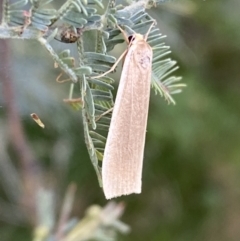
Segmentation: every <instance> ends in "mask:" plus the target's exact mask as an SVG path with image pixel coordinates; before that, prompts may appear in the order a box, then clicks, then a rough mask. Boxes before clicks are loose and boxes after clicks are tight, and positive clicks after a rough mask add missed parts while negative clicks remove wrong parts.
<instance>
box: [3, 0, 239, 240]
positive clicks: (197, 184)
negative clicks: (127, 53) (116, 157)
mask: <svg viewBox="0 0 240 241" xmlns="http://www.w3.org/2000/svg"><path fill="white" fill-rule="evenodd" d="M60 2H63V1H59V2H58V3H60ZM239 9H240V1H238V0H228V1H225V0H211V1H191V0H182V1H166V2H164V3H162V4H160V5H159V6H158V7H157V8H155V9H152V10H150V11H149V13H150V14H152V16H153V17H154V18H155V19H156V20H157V23H158V27H159V28H160V30H161V32H162V33H163V34H166V35H167V38H166V39H165V42H166V43H167V45H169V46H171V50H172V54H171V58H173V59H176V60H177V61H178V63H179V66H180V69H179V70H178V71H177V72H176V73H175V74H177V75H180V76H182V77H183V81H184V82H185V83H186V84H187V85H188V87H187V88H185V89H184V91H183V93H182V94H179V95H176V96H175V100H176V102H177V105H176V106H173V105H168V104H167V103H166V101H164V99H163V98H161V97H160V96H157V95H154V92H152V96H151V102H150V113H149V120H148V128H147V137H146V138H147V139H146V146H145V157H144V170H143V190H142V194H140V195H130V196H126V197H121V198H118V199H116V201H117V202H120V201H123V202H124V203H125V205H126V209H125V212H124V214H123V216H122V218H121V220H122V221H123V222H125V223H127V224H128V225H130V226H131V232H130V233H129V234H128V235H119V236H118V240H126V241H128V240H129V241H130V240H137V241H145V240H151V241H192V240H194V241H198V240H199V241H200V240H201V241H202V240H204V241H239V240H240V188H239V187H240V127H239V125H240V31H239V30H240V18H239ZM67 47H68V48H69V45H68V46H67ZM55 48H56V49H59V51H60V50H61V49H63V48H66V44H62V43H60V42H56V43H55ZM70 48H71V50H72V51H74V46H71V47H70ZM117 51H119V52H120V50H118V49H117ZM0 53H1V55H0V56H1V59H0V69H1V72H0V74H1V76H0V79H1V80H0V88H1V95H0V117H1V118H0V240H1V241H5V240H6V241H15V240H17V241H23V240H24V241H26V240H32V233H33V230H34V226H36V220H35V221H34V219H35V218H36V217H34V215H33V213H34V210H32V209H33V207H34V203H41V202H43V200H42V198H43V196H41V195H39V196H33V193H34V192H33V189H35V188H36V187H37V186H39V185H40V183H41V185H43V186H44V187H45V188H46V190H48V191H49V195H50V196H51V195H54V196H55V199H54V200H55V202H54V204H53V206H52V207H54V208H53V209H50V210H51V211H52V212H54V213H55V214H54V215H55V217H56V220H58V216H59V212H60V211H59V210H60V207H61V205H62V201H63V198H64V194H65V192H66V189H67V187H68V186H69V184H70V183H75V184H76V186H77V192H76V195H75V202H74V205H73V210H72V212H71V216H75V217H78V218H82V217H83V216H84V212H85V210H86V208H87V207H89V206H91V205H93V204H98V205H100V206H105V205H106V203H107V201H106V200H105V198H104V196H103V193H102V190H101V189H100V188H99V185H98V182H97V178H96V174H95V172H94V169H93V166H92V164H91V162H90V159H89V156H88V153H87V149H86V146H85V143H84V136H83V128H82V120H81V112H80V111H74V110H73V109H71V108H70V107H69V106H68V105H66V104H65V103H64V102H63V101H62V100H63V99H64V98H67V97H68V91H69V85H68V84H62V85H61V84H58V83H56V81H55V79H56V77H57V76H58V74H59V73H60V72H59V70H57V69H54V67H53V60H52V59H51V58H50V56H49V55H48V54H47V52H46V51H45V50H44V49H43V48H42V47H41V46H40V45H39V43H38V42H35V41H19V40H18V41H17V40H7V41H3V40H1V41H0ZM117 55H118V53H117V54H116V56H117ZM6 76H7V77H8V81H7V82H6V81H4V79H5V77H6ZM77 96H78V91H77V90H76V93H75V97H77ZM33 112H36V113H37V114H38V115H39V116H40V117H41V119H42V120H43V121H44V124H45V126H46V127H45V129H41V128H40V127H39V126H38V125H36V123H34V122H33V120H32V119H31V117H30V114H31V113H33ZM19 130H20V131H19ZM21 130H22V131H21ZM39 173H41V175H39ZM23 207H24V208H23Z"/></svg>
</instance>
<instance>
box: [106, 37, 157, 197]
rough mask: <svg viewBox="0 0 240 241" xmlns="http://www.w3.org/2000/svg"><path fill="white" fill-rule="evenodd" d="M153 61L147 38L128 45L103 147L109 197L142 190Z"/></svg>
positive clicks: (107, 195)
mask: <svg viewBox="0 0 240 241" xmlns="http://www.w3.org/2000/svg"><path fill="white" fill-rule="evenodd" d="M151 65H152V49H151V47H150V46H149V45H148V44H147V43H146V42H145V41H144V40H142V41H141V42H138V43H137V44H135V45H132V46H131V47H130V48H129V50H128V53H127V55H126V58H125V62H124V66H123V69H122V75H121V79H120V83H119V87H118V92H117V96H116V101H115V105H114V109H113V114H112V120H111V124H110V128H109V133H108V138H107V142H106V146H105V151H104V158H103V166H102V176H103V190H104V194H105V196H106V198H107V199H110V198H113V197H118V196H121V195H128V194H131V193H141V186H142V180H141V179H142V165H143V152H144V145H145V135H146V126H147V117H148V106H149V97H150V85H151Z"/></svg>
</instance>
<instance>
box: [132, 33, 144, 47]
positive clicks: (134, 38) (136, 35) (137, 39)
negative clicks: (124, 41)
mask: <svg viewBox="0 0 240 241" xmlns="http://www.w3.org/2000/svg"><path fill="white" fill-rule="evenodd" d="M143 39H144V37H143V35H141V34H138V33H135V34H133V35H130V36H128V41H129V43H130V44H132V43H133V42H137V41H139V40H143Z"/></svg>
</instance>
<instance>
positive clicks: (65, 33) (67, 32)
mask: <svg viewBox="0 0 240 241" xmlns="http://www.w3.org/2000/svg"><path fill="white" fill-rule="evenodd" d="M81 34H82V31H81V29H80V28H76V29H73V28H71V27H63V29H62V30H61V31H60V34H59V37H58V38H55V39H56V40H58V41H60V42H63V43H75V42H77V40H78V39H79V38H80V36H81Z"/></svg>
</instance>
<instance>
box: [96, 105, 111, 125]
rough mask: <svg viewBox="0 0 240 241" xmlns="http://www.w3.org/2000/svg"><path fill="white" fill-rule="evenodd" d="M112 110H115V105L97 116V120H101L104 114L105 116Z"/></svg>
mask: <svg viewBox="0 0 240 241" xmlns="http://www.w3.org/2000/svg"><path fill="white" fill-rule="evenodd" d="M112 110H113V107H112V108H110V109H109V110H107V111H105V112H104V113H102V114H101V115H99V116H97V117H96V119H95V121H96V122H97V121H99V120H100V119H101V118H102V117H103V116H105V115H106V114H108V113H110V112H112Z"/></svg>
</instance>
